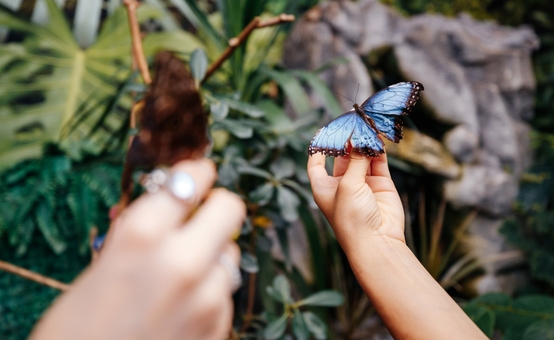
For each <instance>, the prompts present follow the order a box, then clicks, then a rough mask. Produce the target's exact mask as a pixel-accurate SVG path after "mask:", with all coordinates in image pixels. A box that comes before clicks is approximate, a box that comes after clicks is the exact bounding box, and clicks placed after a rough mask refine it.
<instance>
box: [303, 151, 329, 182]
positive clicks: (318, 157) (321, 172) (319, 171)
mask: <svg viewBox="0 0 554 340" xmlns="http://www.w3.org/2000/svg"><path fill="white" fill-rule="evenodd" d="M326 158H327V157H326V156H325V155H324V154H320V153H316V154H313V155H311V156H309V157H308V164H307V168H308V177H309V178H310V180H313V179H314V178H317V177H321V176H327V170H326V169H325V159H326Z"/></svg>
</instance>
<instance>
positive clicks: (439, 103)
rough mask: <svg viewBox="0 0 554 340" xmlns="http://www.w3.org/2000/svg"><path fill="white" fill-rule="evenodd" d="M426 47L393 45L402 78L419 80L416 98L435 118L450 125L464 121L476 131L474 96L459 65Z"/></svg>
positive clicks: (463, 122) (404, 44)
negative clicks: (420, 94)
mask: <svg viewBox="0 0 554 340" xmlns="http://www.w3.org/2000/svg"><path fill="white" fill-rule="evenodd" d="M414 29H417V27H414ZM414 34H415V32H414ZM421 34H422V35H424V33H421ZM428 51H429V50H428V47H427V46H414V45H411V44H406V43H403V44H400V45H398V46H396V47H395V49H394V55H395V56H396V59H397V61H398V67H399V69H400V72H401V74H402V76H403V78H404V79H410V80H416V81H419V82H421V83H422V84H423V86H425V91H424V92H423V94H422V96H421V99H420V101H421V102H422V103H423V104H424V105H425V106H427V107H428V108H429V110H430V111H431V113H432V114H433V117H434V118H435V119H436V120H438V121H440V122H443V123H446V124H453V125H457V124H465V125H467V126H469V127H470V128H471V129H472V130H474V131H478V129H479V128H478V122H477V110H476V106H475V99H474V96H473V92H472V90H471V86H470V83H469V81H468V79H467V78H466V75H465V73H464V70H463V68H462V67H461V66H460V65H458V64H456V63H455V62H453V61H452V60H451V59H450V58H448V57H447V56H441V55H438V54H436V55H433V54H429V53H428ZM416 65H417V66H416Z"/></svg>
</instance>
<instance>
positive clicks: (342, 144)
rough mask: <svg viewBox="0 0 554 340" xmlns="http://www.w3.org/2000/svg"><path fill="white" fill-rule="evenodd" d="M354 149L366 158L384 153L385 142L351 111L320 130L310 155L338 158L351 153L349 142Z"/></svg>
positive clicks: (315, 137) (311, 144) (309, 151)
mask: <svg viewBox="0 0 554 340" xmlns="http://www.w3.org/2000/svg"><path fill="white" fill-rule="evenodd" d="M349 141H350V143H351V144H352V148H354V149H356V150H358V151H359V152H361V153H362V154H364V155H366V156H377V155H378V154H380V153H383V142H382V141H381V140H380V139H379V138H378V137H377V133H376V131H374V130H373V129H372V128H371V127H370V126H369V125H368V124H367V123H366V122H365V121H364V120H363V119H362V118H361V117H360V116H359V115H358V114H357V113H356V112H355V111H349V112H346V113H344V114H342V115H341V116H339V117H337V118H335V119H334V120H333V121H331V122H330V123H329V124H327V125H325V126H324V127H322V128H321V129H319V130H318V131H317V133H316V135H315V136H314V138H313V139H312V141H311V142H310V146H309V148H308V153H309V154H310V155H313V154H315V153H317V152H321V153H322V154H325V155H327V156H331V157H338V156H345V155H347V154H348V153H349V150H348V142H349Z"/></svg>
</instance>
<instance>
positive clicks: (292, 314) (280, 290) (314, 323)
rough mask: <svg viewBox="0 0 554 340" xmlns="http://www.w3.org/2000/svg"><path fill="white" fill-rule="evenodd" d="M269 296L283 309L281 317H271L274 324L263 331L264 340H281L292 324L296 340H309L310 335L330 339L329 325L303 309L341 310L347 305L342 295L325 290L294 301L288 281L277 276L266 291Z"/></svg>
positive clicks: (281, 276) (271, 322) (270, 323)
mask: <svg viewBox="0 0 554 340" xmlns="http://www.w3.org/2000/svg"><path fill="white" fill-rule="evenodd" d="M266 292H267V293H268V294H269V296H271V298H272V299H273V300H275V301H278V302H279V303H281V304H282V305H283V313H282V314H281V316H279V317H277V316H271V317H269V318H268V319H269V320H271V321H270V322H269V324H268V325H267V327H266V328H265V329H264V331H263V338H264V339H279V338H281V337H282V336H283V334H284V333H285V331H286V329H287V321H288V320H289V319H291V320H292V323H291V328H292V333H293V334H294V336H295V338H296V339H299V340H304V339H306V340H307V339H309V338H310V334H311V335H312V336H313V337H314V338H316V339H326V338H327V327H326V325H325V323H324V322H323V321H322V320H321V319H320V318H319V317H318V316H317V315H316V314H314V313H312V312H309V311H308V312H301V311H300V307H302V306H324V307H337V306H340V305H341V304H342V303H343V297H342V295H341V294H340V293H339V292H337V291H334V290H322V291H319V292H317V293H315V294H312V295H310V296H308V297H306V298H304V299H302V300H299V301H296V302H295V301H293V299H292V295H291V288H290V284H289V282H288V281H287V279H286V277H285V276H283V275H277V276H276V277H275V278H274V279H273V285H271V286H268V287H267V288H266Z"/></svg>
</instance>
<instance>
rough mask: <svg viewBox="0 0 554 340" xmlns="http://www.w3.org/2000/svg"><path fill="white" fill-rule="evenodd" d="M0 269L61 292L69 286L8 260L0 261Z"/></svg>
mask: <svg viewBox="0 0 554 340" xmlns="http://www.w3.org/2000/svg"><path fill="white" fill-rule="evenodd" d="M0 269H1V270H3V271H6V272H8V273H12V274H15V275H17V276H21V277H22V278H24V279H27V280H31V281H35V282H37V283H40V284H42V285H45V286H48V287H50V288H54V289H58V290H61V291H62V292H65V291H66V290H68V289H69V287H70V286H69V285H68V284H65V283H63V282H60V281H57V280H54V279H51V278H49V277H46V276H44V275H40V274H37V273H35V272H32V271H30V270H28V269H25V268H21V267H18V266H16V265H13V264H11V263H8V262H4V261H0Z"/></svg>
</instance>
